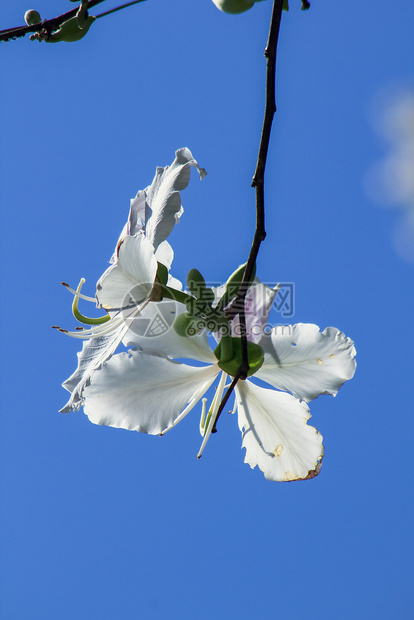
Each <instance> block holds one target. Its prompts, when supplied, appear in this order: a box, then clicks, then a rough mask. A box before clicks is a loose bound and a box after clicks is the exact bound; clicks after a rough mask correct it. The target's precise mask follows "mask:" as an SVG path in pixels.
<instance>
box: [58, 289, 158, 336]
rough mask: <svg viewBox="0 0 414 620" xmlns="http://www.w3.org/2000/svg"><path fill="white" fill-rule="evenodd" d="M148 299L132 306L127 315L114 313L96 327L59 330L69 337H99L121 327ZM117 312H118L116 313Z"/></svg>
mask: <svg viewBox="0 0 414 620" xmlns="http://www.w3.org/2000/svg"><path fill="white" fill-rule="evenodd" d="M149 302H150V300H149V299H146V300H145V301H144V302H143V303H142V304H141V305H139V306H138V307H136V308H134V310H133V311H132V312H131V313H130V314H129V315H128V316H126V317H125V316H121V317H119V316H118V317H117V315H115V316H114V317H112V318H111V319H110V320H109V321H107V322H106V323H103V324H102V325H97V326H96V327H92V328H91V329H84V330H82V331H75V332H69V331H66V330H61V331H63V333H65V334H67V335H68V336H70V337H71V338H78V339H81V340H87V339H88V338H99V336H105V335H106V334H108V333H110V332H112V331H114V330H115V329H118V327H121V325H122V324H123V323H127V321H128V320H129V321H131V320H132V319H134V318H135V317H136V316H137V315H138V314H140V312H142V310H143V309H144V308H145V307H146V306H147V305H148V304H149ZM117 314H119V313H117Z"/></svg>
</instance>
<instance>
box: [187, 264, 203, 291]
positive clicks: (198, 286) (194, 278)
mask: <svg viewBox="0 0 414 620" xmlns="http://www.w3.org/2000/svg"><path fill="white" fill-rule="evenodd" d="M187 286H188V290H189V291H190V293H192V294H193V295H194V296H195V297H200V295H201V292H202V291H203V290H204V289H205V288H206V281H205V280H204V278H203V276H202V275H201V273H200V272H199V271H198V269H190V271H189V272H188V274H187Z"/></svg>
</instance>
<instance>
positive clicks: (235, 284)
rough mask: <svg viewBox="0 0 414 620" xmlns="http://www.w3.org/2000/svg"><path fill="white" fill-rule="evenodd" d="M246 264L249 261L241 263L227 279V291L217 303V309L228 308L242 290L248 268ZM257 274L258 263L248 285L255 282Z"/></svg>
mask: <svg viewBox="0 0 414 620" xmlns="http://www.w3.org/2000/svg"><path fill="white" fill-rule="evenodd" d="M246 265H247V263H244V265H241V266H240V267H239V268H238V269H236V271H234V272H233V273H232V274H231V276H230V278H229V279H228V280H227V282H226V292H225V293H224V295H223V297H222V298H221V299H220V301H219V302H218V304H217V309H218V310H220V311H221V310H223V309H224V308H226V307H227V306H228V305H229V303H230V302H231V300H232V299H234V297H236V295H237V294H238V292H239V290H240V285H241V283H242V280H243V275H244V271H245V269H246ZM255 276H256V263H255V265H254V267H253V272H252V275H251V278H250V279H249V282H248V283H246V286H247V287H249V286H250V285H251V283H252V282H253V280H254V278H255Z"/></svg>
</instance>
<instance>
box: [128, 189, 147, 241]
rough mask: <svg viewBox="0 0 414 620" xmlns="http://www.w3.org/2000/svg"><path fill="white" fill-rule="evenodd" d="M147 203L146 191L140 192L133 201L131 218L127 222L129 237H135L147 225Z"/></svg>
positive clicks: (130, 211)
mask: <svg viewBox="0 0 414 620" xmlns="http://www.w3.org/2000/svg"><path fill="white" fill-rule="evenodd" d="M145 203H146V194H145V191H144V190H139V192H138V193H137V195H136V196H135V198H133V199H132V200H131V206H130V209H129V217H128V222H127V230H128V235H131V237H133V236H134V235H136V234H137V233H139V232H141V230H142V229H143V226H144V223H145Z"/></svg>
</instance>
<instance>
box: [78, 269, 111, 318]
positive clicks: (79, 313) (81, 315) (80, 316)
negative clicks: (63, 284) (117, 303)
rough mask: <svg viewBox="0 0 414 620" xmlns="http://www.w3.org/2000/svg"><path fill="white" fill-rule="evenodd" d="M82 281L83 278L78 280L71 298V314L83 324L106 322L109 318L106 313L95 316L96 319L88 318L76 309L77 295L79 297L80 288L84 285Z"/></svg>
mask: <svg viewBox="0 0 414 620" xmlns="http://www.w3.org/2000/svg"><path fill="white" fill-rule="evenodd" d="M84 283H85V278H81V281H80V282H79V285H78V288H77V289H76V291H75V297H74V298H73V304H72V313H73V316H74V317H75V319H76V320H77V321H79V322H80V323H84V324H85V325H101V324H102V323H106V322H107V321H109V320H110V319H111V317H110V316H109V314H106V316H102V317H100V318H97V319H92V318H89V317H87V316H85V315H83V314H81V312H79V310H78V301H79V297H80V291H81V288H82V286H83V285H84ZM94 301H95V300H94Z"/></svg>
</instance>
